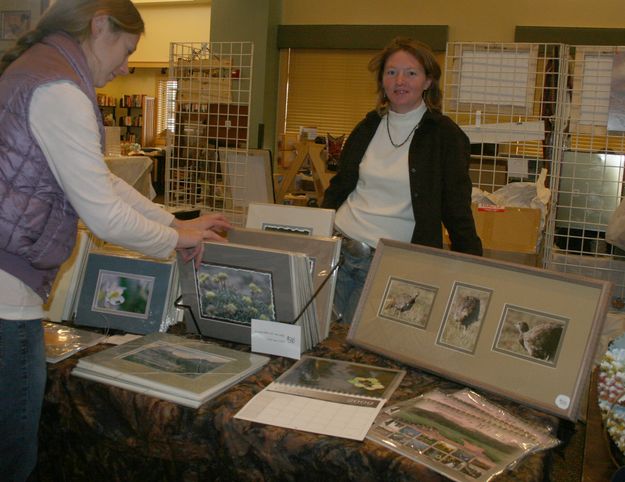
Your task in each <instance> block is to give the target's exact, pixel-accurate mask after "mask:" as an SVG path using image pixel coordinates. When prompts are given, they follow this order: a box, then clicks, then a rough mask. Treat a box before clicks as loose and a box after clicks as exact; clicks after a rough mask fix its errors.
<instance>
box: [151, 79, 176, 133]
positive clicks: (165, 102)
mask: <svg viewBox="0 0 625 482" xmlns="http://www.w3.org/2000/svg"><path fill="white" fill-rule="evenodd" d="M176 88H177V82H176V81H175V80H167V79H161V80H159V81H158V85H157V89H156V92H157V96H156V135H157V136H162V135H163V131H165V129H167V130H169V131H170V132H174V125H175V120H176V119H175V106H176Z"/></svg>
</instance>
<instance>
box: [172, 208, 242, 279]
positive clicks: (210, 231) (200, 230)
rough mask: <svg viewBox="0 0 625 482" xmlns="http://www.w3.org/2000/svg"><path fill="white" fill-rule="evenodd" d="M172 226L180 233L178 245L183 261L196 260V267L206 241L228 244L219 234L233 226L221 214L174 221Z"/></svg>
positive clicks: (200, 259)
mask: <svg viewBox="0 0 625 482" xmlns="http://www.w3.org/2000/svg"><path fill="white" fill-rule="evenodd" d="M171 226H172V227H173V228H174V229H175V230H176V231H178V244H176V249H177V250H178V251H180V254H181V255H182V259H183V261H184V262H185V263H186V262H188V261H190V260H191V259H195V266H196V267H197V266H199V264H200V262H201V261H202V253H203V252H204V241H217V242H227V241H226V238H225V237H223V236H221V235H220V234H219V233H223V232H224V231H228V230H230V229H231V228H232V225H231V224H230V222H229V221H228V219H227V218H226V217H225V216H224V215H223V214H221V213H212V214H205V215H203V216H200V217H198V218H195V219H188V220H184V221H183V220H180V219H174V221H173V222H172V223H171Z"/></svg>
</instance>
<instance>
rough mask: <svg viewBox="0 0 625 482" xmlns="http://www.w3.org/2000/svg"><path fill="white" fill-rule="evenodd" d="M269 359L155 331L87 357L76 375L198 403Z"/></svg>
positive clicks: (157, 395) (194, 406)
mask: <svg viewBox="0 0 625 482" xmlns="http://www.w3.org/2000/svg"><path fill="white" fill-rule="evenodd" d="M268 361H269V358H267V357H265V356H262V355H255V354H252V353H247V352H242V351H238V350H232V349H229V348H224V347H221V346H219V345H216V344H212V343H206V342H203V341H200V340H193V339H189V338H183V337H179V336H175V335H169V334H166V333H152V334H150V335H146V336H143V337H140V338H138V339H136V340H133V341H129V342H127V343H124V344H122V345H119V346H116V347H112V348H108V349H106V350H103V351H100V352H98V353H94V354H93V355H89V356H87V357H84V358H81V359H80V360H78V364H77V365H76V368H74V370H73V371H72V374H73V375H76V376H79V377H82V378H86V379H89V380H94V381H98V382H102V383H107V384H109V385H113V386H117V387H120V388H125V389H127V390H131V391H134V392H139V393H142V394H145V395H150V396H153V397H157V398H161V399H164V400H169V401H172V402H175V403H178V404H180V405H184V406H187V407H192V408H197V407H199V406H200V405H201V404H202V403H204V402H206V401H207V400H209V399H210V398H213V397H215V396H216V395H218V394H220V393H221V392H223V391H224V390H226V389H227V388H229V387H231V386H232V385H234V384H236V383H238V382H240V381H241V380H243V379H244V378H245V377H247V376H248V375H251V374H252V373H254V372H256V371H257V370H258V369H260V368H261V367H262V366H263V365H265V364H266V363H267V362H268Z"/></svg>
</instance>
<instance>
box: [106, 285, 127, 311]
mask: <svg viewBox="0 0 625 482" xmlns="http://www.w3.org/2000/svg"><path fill="white" fill-rule="evenodd" d="M125 290H126V287H124V286H119V285H117V284H112V285H110V286H108V287H107V288H106V289H105V290H104V304H106V305H110V306H119V305H121V304H122V303H123V302H124V301H125V298H124V296H123V295H124V291H125Z"/></svg>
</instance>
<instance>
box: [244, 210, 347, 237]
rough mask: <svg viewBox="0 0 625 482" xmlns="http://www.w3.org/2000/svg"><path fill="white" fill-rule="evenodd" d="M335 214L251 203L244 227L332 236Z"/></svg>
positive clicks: (331, 211) (328, 211)
mask: <svg viewBox="0 0 625 482" xmlns="http://www.w3.org/2000/svg"><path fill="white" fill-rule="evenodd" d="M335 213H336V212H335V211H334V209H323V208H312V207H307V206H289V205H286V204H270V203H255V202H251V203H250V204H249V206H248V211H247V219H246V221H245V227H246V228H255V229H262V230H268V231H281V232H288V233H293V234H303V235H313V236H332V232H333V231H334V216H335Z"/></svg>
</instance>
